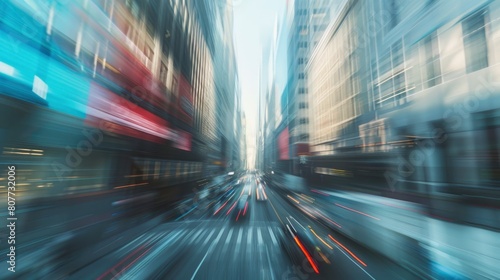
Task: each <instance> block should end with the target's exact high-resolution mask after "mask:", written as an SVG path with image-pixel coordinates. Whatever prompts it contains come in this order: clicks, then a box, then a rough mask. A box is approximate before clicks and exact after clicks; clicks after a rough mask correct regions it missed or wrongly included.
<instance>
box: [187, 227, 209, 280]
mask: <svg viewBox="0 0 500 280" xmlns="http://www.w3.org/2000/svg"><path fill="white" fill-rule="evenodd" d="M212 233H213V232H212ZM214 246H215V242H212V245H210V247H208V250H207V252H206V253H205V256H204V257H203V259H201V261H200V264H199V265H198V267H197V268H196V270H195V271H194V273H193V276H191V280H193V279H194V277H196V274H197V273H198V270H200V267H201V265H202V264H203V262H204V261H205V259H206V258H207V256H208V253H210V251H212V248H213V247H214Z"/></svg>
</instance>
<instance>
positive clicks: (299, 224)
mask: <svg viewBox="0 0 500 280" xmlns="http://www.w3.org/2000/svg"><path fill="white" fill-rule="evenodd" d="M290 218H292V219H293V220H294V221H295V222H296V223H297V224H299V226H300V227H301V228H302V229H304V230H306V228H305V227H304V226H303V225H301V224H300V223H299V221H297V220H296V219H295V218H294V217H292V216H290Z"/></svg>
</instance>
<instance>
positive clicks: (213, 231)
mask: <svg viewBox="0 0 500 280" xmlns="http://www.w3.org/2000/svg"><path fill="white" fill-rule="evenodd" d="M214 233H215V229H213V230H212V232H211V233H210V234H209V235H208V237H207V239H205V242H203V245H206V244H207V243H208V241H209V240H210V237H212V235H214Z"/></svg>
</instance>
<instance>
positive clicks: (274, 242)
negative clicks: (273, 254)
mask: <svg viewBox="0 0 500 280" xmlns="http://www.w3.org/2000/svg"><path fill="white" fill-rule="evenodd" d="M267 229H268V230H269V235H270V236H271V239H272V241H273V244H274V246H276V247H278V242H277V241H276V238H275V237H274V232H273V230H272V229H271V227H269V226H268V227H267Z"/></svg>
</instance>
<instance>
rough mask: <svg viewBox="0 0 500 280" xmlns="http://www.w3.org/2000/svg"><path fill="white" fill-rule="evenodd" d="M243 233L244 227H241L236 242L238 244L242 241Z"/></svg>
mask: <svg viewBox="0 0 500 280" xmlns="http://www.w3.org/2000/svg"><path fill="white" fill-rule="evenodd" d="M242 234H243V232H242V229H241V228H240V231H239V232H238V239H237V240H236V243H238V245H239V244H240V243H241V235H242Z"/></svg>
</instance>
